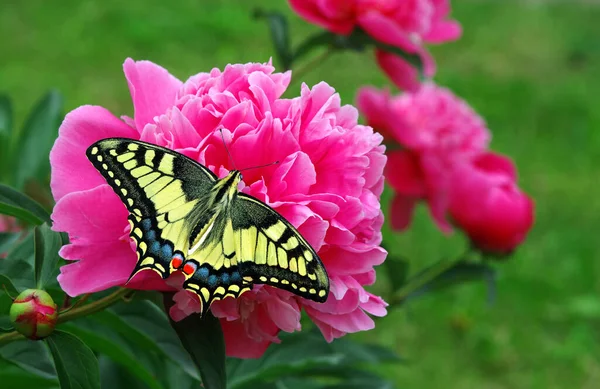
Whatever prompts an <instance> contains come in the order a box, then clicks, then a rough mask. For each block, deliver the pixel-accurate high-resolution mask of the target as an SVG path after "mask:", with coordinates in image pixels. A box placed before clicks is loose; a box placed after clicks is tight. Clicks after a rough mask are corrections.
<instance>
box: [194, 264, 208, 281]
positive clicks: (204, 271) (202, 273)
mask: <svg viewBox="0 0 600 389" xmlns="http://www.w3.org/2000/svg"><path fill="white" fill-rule="evenodd" d="M196 274H197V275H198V278H200V280H201V281H204V282H206V279H207V278H208V269H207V268H205V267H201V268H200V269H198V270H196Z"/></svg>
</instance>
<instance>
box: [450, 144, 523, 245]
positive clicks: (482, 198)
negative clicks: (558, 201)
mask: <svg viewBox="0 0 600 389" xmlns="http://www.w3.org/2000/svg"><path fill="white" fill-rule="evenodd" d="M452 182H453V188H452V192H451V196H450V215H451V217H452V219H453V221H454V223H455V224H456V225H457V226H458V227H459V228H461V229H462V230H463V231H464V232H465V233H466V234H467V235H468V236H469V238H470V239H471V242H472V243H473V245H474V246H475V247H477V248H478V249H479V250H481V251H483V252H485V253H486V254H491V255H497V256H503V255H506V254H510V253H511V252H512V251H513V250H514V249H515V248H516V247H517V246H518V245H519V244H521V242H523V240H524V239H525V237H526V235H527V233H528V232H529V230H530V229H531V226H532V225H533V221H534V203H533V201H532V200H531V198H529V196H527V195H526V194H525V193H523V192H521V190H520V189H519V188H518V187H517V184H516V171H515V167H514V165H513V163H512V161H510V160H509V159H508V158H506V157H504V156H501V155H497V154H493V153H486V154H482V155H481V156H479V157H477V158H475V160H474V161H473V163H472V164H465V165H463V166H461V167H459V168H458V169H457V170H456V172H455V175H454V177H453V181H452Z"/></svg>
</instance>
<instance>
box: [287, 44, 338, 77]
mask: <svg viewBox="0 0 600 389" xmlns="http://www.w3.org/2000/svg"><path fill="white" fill-rule="evenodd" d="M333 52H334V49H333V48H332V47H328V48H327V49H326V50H325V51H324V52H323V53H321V54H320V55H317V56H316V57H314V58H313V59H311V60H310V61H308V62H306V63H305V64H304V65H303V66H300V67H298V69H297V70H293V71H292V77H293V78H294V79H296V80H299V79H301V78H302V77H304V76H305V75H306V73H308V72H309V71H311V70H312V69H314V68H315V67H317V66H318V65H320V64H322V63H323V62H325V60H326V59H327V58H329V57H330V56H331V54H333Z"/></svg>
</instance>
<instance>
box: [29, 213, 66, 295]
mask: <svg viewBox="0 0 600 389" xmlns="http://www.w3.org/2000/svg"><path fill="white" fill-rule="evenodd" d="M33 236H34V238H33V241H34V260H35V266H34V269H35V270H34V274H35V283H36V285H37V288H38V289H43V288H44V286H45V285H46V284H47V283H48V281H50V280H51V279H52V278H55V276H56V273H57V269H58V263H59V261H60V256H59V255H58V250H60V248H61V247H62V245H63V239H62V236H61V234H60V233H59V232H55V231H52V230H51V229H50V227H49V226H48V225H47V224H42V225H41V226H37V227H35V229H34V230H33Z"/></svg>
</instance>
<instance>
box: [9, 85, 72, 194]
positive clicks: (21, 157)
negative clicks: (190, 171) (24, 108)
mask: <svg viewBox="0 0 600 389" xmlns="http://www.w3.org/2000/svg"><path fill="white" fill-rule="evenodd" d="M62 107H63V98H62V96H61V95H60V93H58V92H57V91H54V90H52V91H50V92H48V93H47V94H46V95H45V96H43V97H42V98H41V99H40V100H39V101H38V102H37V103H36V105H35V106H34V108H33V109H32V110H31V113H30V114H29V117H28V118H27V120H26V121H25V125H24V127H23V130H22V131H21V134H20V137H19V142H18V143H17V145H16V147H15V149H14V152H13V153H12V157H11V160H12V161H15V162H16V163H17V166H16V170H15V175H14V181H13V182H14V183H15V187H17V188H23V186H24V185H25V182H26V181H27V180H28V179H30V178H34V177H37V178H44V177H47V176H48V172H49V171H50V162H49V160H48V155H49V154H50V149H51V148H52V145H53V144H54V141H55V140H56V137H57V135H58V127H59V125H60V120H61V119H62Z"/></svg>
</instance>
